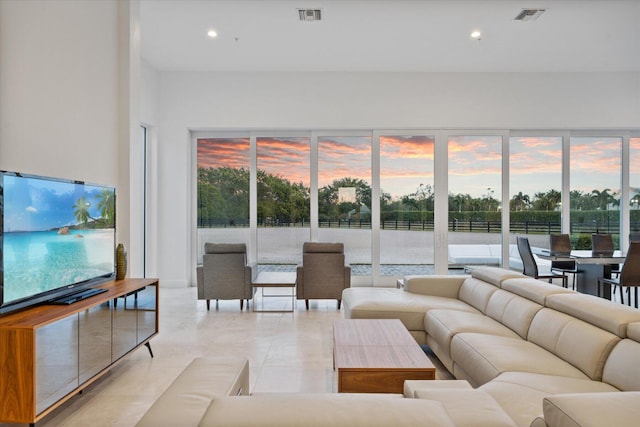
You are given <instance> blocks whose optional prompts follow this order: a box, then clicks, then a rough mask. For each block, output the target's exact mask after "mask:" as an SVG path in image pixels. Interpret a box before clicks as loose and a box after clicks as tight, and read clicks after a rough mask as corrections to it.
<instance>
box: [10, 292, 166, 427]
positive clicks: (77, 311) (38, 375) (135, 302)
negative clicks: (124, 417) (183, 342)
mask: <svg viewBox="0 0 640 427" xmlns="http://www.w3.org/2000/svg"><path fill="white" fill-rule="evenodd" d="M158 285H159V282H158V279H125V280H115V281H113V280H112V281H109V282H105V283H103V284H101V285H100V286H97V287H96V289H103V290H104V291H102V293H100V294H99V295H95V296H93V297H91V298H86V299H82V300H80V301H76V302H74V303H73V304H64V305H53V304H52V305H49V304H47V305H40V306H35V307H31V308H28V309H25V310H22V311H16V312H13V313H9V314H5V315H2V316H0V373H2V378H1V380H0V423H26V424H31V425H34V424H35V423H36V422H37V421H40V420H41V419H43V418H44V417H46V416H47V415H48V414H50V413H51V412H52V411H53V410H54V409H56V408H57V407H59V406H60V405H62V404H63V403H64V402H66V401H67V400H69V399H71V398H72V397H74V396H75V395H77V394H78V393H79V392H81V391H82V390H84V389H85V388H86V387H87V386H89V385H90V384H91V383H93V382H94V381H96V380H97V379H99V378H100V377H101V376H102V375H104V374H106V373H107V372H109V370H110V369H111V368H112V367H113V366H115V365H116V364H117V363H118V362H119V361H120V360H122V359H123V358H124V357H125V356H126V355H128V354H129V353H131V352H132V351H134V350H135V349H137V348H139V347H141V346H143V345H144V346H146V347H147V349H148V350H149V354H150V355H151V357H153V353H152V352H151V346H150V344H149V340H150V339H151V338H152V337H154V336H155V335H157V333H158V313H159V309H158ZM116 301H118V303H117V304H116Z"/></svg>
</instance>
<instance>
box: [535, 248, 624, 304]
mask: <svg viewBox="0 0 640 427" xmlns="http://www.w3.org/2000/svg"><path fill="white" fill-rule="evenodd" d="M532 252H533V253H534V254H535V255H537V256H538V257H539V258H541V259H546V260H550V261H575V262H576V264H577V269H578V271H579V273H577V274H578V276H577V280H576V290H577V291H578V292H581V293H584V294H591V295H598V294H600V296H601V297H603V298H606V299H611V285H608V284H603V289H602V290H601V292H600V293H599V292H598V279H599V278H600V277H604V278H606V279H610V278H611V271H612V270H613V268H614V267H618V266H619V265H621V264H623V263H624V260H625V256H624V254H623V253H622V252H621V251H613V252H608V253H605V252H594V251H591V250H574V251H571V253H555V252H552V251H550V250H549V249H543V248H536V249H533V248H532Z"/></svg>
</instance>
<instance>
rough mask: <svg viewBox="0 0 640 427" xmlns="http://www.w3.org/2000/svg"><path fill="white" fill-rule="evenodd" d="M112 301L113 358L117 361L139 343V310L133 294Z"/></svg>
mask: <svg viewBox="0 0 640 427" xmlns="http://www.w3.org/2000/svg"><path fill="white" fill-rule="evenodd" d="M112 303H113V311H112V316H113V317H112V319H113V322H112V325H113V326H112V327H113V331H112V332H113V334H112V336H113V340H112V343H111V360H112V361H114V362H115V361H116V360H118V359H119V358H121V357H122V356H124V355H125V354H127V352H129V351H131V349H132V348H134V347H135V346H136V345H137V324H138V318H137V316H138V315H137V313H138V310H137V309H136V306H135V298H134V296H133V294H131V295H127V296H123V297H120V298H115V299H113V300H112Z"/></svg>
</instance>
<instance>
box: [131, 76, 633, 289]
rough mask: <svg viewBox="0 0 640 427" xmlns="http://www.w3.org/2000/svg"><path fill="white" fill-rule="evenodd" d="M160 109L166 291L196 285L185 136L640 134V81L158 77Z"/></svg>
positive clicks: (620, 78) (162, 259)
mask: <svg viewBox="0 0 640 427" xmlns="http://www.w3.org/2000/svg"><path fill="white" fill-rule="evenodd" d="M143 98H144V96H143ZM159 100H160V114H159V116H160V122H159V128H158V174H159V176H158V191H159V194H158V209H157V214H158V217H157V220H158V242H157V244H158V248H159V254H158V265H159V271H158V275H159V276H160V277H161V278H162V279H163V284H164V285H165V286H166V285H169V286H185V285H187V284H188V283H189V280H191V277H192V276H193V274H192V272H191V269H192V266H191V265H190V259H189V257H190V254H191V249H192V248H191V245H192V236H191V232H192V230H191V224H192V218H191V216H192V212H191V211H192V210H191V208H190V206H191V203H192V200H191V178H190V177H191V156H192V142H191V140H190V136H189V131H190V130H205V129H230V130H234V129H279V130H284V129H385V128H386V129H397V128H460V129H463V128H467V129H479V128H484V129H487V128H495V129H553V128H557V129H582V128H590V129H591V128H635V129H638V128H640V73H612V74H608V73H277V72H270V73H260V72H256V73H233V72H221V73H206V72H161V73H160V94H159Z"/></svg>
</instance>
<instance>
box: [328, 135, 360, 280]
mask: <svg viewBox="0 0 640 427" xmlns="http://www.w3.org/2000/svg"><path fill="white" fill-rule="evenodd" d="M345 135H346V134H345ZM371 141H372V138H371V135H370V134H369V135H362V136H360V135H356V136H349V135H347V136H343V135H337V136H318V138H317V144H318V240H319V241H321V242H342V243H344V246H345V257H346V260H347V262H348V263H349V264H350V265H351V267H352V270H351V271H352V274H353V275H356V276H369V275H371Z"/></svg>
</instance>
